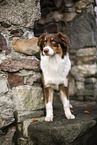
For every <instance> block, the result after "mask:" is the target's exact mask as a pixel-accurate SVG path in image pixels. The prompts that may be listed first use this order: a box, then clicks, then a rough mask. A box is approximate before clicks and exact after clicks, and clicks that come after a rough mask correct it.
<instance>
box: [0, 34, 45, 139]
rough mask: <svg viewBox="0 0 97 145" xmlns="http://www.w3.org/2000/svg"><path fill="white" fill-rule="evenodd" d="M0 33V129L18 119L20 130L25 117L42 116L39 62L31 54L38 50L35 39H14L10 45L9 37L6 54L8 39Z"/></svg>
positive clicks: (42, 105) (42, 102)
mask: <svg viewBox="0 0 97 145" xmlns="http://www.w3.org/2000/svg"><path fill="white" fill-rule="evenodd" d="M0 36H1V37H0V38H2V40H3V41H2V44H1V48H2V49H1V53H0V110H1V112H0V113H1V114H0V128H1V129H2V130H3V128H4V127H6V126H9V125H10V124H13V123H14V122H15V121H16V120H17V123H18V125H19V130H22V125H21V124H22V123H23V122H24V121H25V119H30V118H32V119H33V118H36V117H40V116H43V115H44V111H43V109H44V101H43V91H42V87H41V73H40V62H39V60H38V59H37V58H36V57H35V56H32V55H35V54H36V53H37V52H38V51H39V48H38V46H37V38H35V37H33V38H32V39H14V40H13V41H12V43H13V45H12V43H11V41H10V40H9V39H8V41H9V43H10V44H11V45H9V46H10V50H11V52H10V53H9V54H7V55H6V51H7V49H8V47H7V42H6V39H5V38H4V35H3V33H2V34H1V35H0ZM29 41H30V43H29ZM4 42H6V43H4ZM18 44H20V45H19V46H20V47H18ZM3 48H4V49H3ZM19 50H20V52H19ZM16 51H17V52H16ZM21 52H22V53H21ZM28 54H29V55H28ZM32 119H30V122H31V120H32ZM20 126H21V129H20ZM12 130H13V129H12ZM14 131H15V129H14ZM14 131H12V132H14ZM12 135H13V134H12ZM2 141H3V140H2Z"/></svg>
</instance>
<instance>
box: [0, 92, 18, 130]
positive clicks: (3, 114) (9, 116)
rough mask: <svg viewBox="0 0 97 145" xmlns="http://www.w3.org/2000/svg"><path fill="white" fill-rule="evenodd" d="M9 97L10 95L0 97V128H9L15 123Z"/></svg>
mask: <svg viewBox="0 0 97 145" xmlns="http://www.w3.org/2000/svg"><path fill="white" fill-rule="evenodd" d="M10 96H11V95H10V93H9V94H7V95H1V96H0V128H3V127H5V126H9V125H10V124H12V123H13V122H14V121H15V119H14V115H13V112H14V108H13V102H12V100H11V97H10Z"/></svg>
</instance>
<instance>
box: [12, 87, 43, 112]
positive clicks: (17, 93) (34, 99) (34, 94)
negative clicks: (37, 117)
mask: <svg viewBox="0 0 97 145" xmlns="http://www.w3.org/2000/svg"><path fill="white" fill-rule="evenodd" d="M12 94H13V101H14V104H15V108H16V110H19V111H32V110H37V109H43V108H44V105H43V104H44V102H43V92H42V88H41V87H34V86H29V85H24V86H18V87H14V88H13V89H12Z"/></svg>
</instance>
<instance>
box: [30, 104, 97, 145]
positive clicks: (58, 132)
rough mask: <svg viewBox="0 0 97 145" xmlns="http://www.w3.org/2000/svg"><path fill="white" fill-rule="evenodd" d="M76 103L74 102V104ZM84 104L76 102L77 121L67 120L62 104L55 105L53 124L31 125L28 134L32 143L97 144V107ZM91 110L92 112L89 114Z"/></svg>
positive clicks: (35, 123) (39, 144) (62, 144)
mask: <svg viewBox="0 0 97 145" xmlns="http://www.w3.org/2000/svg"><path fill="white" fill-rule="evenodd" d="M75 102H76V101H75ZM75 102H74V101H73V104H75ZM83 104H84V106H83V107H82V105H83ZM83 104H82V103H81V105H80V104H79V103H78V102H76V104H75V108H74V109H73V111H74V112H73V113H74V114H75V116H76V119H75V120H67V119H66V118H65V117H64V114H63V111H62V106H61V104H58V103H55V106H54V113H55V118H54V121H53V122H34V123H31V124H30V126H29V128H28V132H29V136H30V139H31V140H32V142H33V143H34V144H38V145H50V144H51V145H57V144H60V145H82V144H84V145H94V144H95V143H97V141H96V135H97V124H96V120H95V118H97V107H96V105H94V104H93V105H92V104H87V103H86V105H85V103H83ZM90 109H91V110H92V111H91V112H89V111H90ZM59 110H60V111H59ZM85 111H86V112H85ZM87 112H88V113H87ZM93 137H94V138H93Z"/></svg>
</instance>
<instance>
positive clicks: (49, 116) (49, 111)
mask: <svg viewBox="0 0 97 145" xmlns="http://www.w3.org/2000/svg"><path fill="white" fill-rule="evenodd" d="M44 96H45V105H46V117H45V121H53V89H52V88H51V87H47V88H44Z"/></svg>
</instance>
